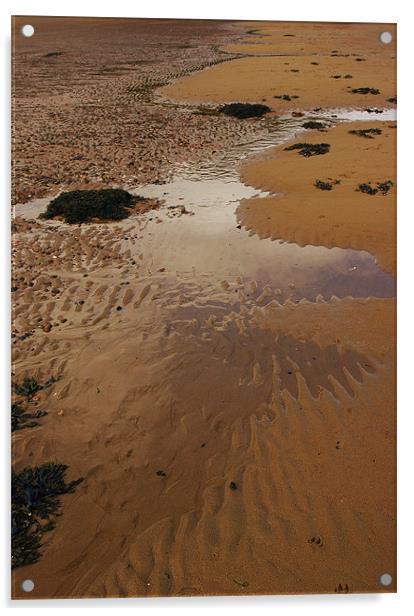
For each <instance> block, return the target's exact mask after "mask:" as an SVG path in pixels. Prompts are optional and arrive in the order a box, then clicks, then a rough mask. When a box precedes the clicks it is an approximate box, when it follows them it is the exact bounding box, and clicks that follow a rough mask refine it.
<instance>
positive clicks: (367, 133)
mask: <svg viewBox="0 0 414 616" xmlns="http://www.w3.org/2000/svg"><path fill="white" fill-rule="evenodd" d="M348 133H349V134H350V135H358V137H365V139H374V137H373V135H381V133H382V130H381V129H380V128H362V129H357V130H349V131H348Z"/></svg>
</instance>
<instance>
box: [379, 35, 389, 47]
mask: <svg viewBox="0 0 414 616" xmlns="http://www.w3.org/2000/svg"><path fill="white" fill-rule="evenodd" d="M379 39H380V41H381V43H384V45H388V43H391V41H392V34H391V32H381V34H380V36H379Z"/></svg>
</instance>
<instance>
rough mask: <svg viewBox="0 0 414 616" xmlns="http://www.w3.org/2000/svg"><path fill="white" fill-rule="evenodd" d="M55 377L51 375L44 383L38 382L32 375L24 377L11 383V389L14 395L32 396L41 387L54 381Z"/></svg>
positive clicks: (45, 387)
mask: <svg viewBox="0 0 414 616" xmlns="http://www.w3.org/2000/svg"><path fill="white" fill-rule="evenodd" d="M56 381H57V378H55V377H54V376H51V377H50V378H48V379H47V380H46V381H45V382H44V383H39V382H38V381H37V380H36V379H35V378H33V377H25V378H24V379H23V381H22V382H21V383H13V389H14V392H15V394H16V395H18V396H22V397H24V398H32V397H33V396H34V395H35V394H37V392H38V391H41V390H42V389H47V387H50V386H51V385H53V383H56Z"/></svg>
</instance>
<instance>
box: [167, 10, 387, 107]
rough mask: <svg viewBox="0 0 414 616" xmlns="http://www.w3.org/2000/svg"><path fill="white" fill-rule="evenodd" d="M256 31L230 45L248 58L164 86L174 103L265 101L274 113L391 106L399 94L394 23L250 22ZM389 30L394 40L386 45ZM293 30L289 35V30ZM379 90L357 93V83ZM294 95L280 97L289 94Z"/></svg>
mask: <svg viewBox="0 0 414 616" xmlns="http://www.w3.org/2000/svg"><path fill="white" fill-rule="evenodd" d="M245 25H246V26H247V27H248V28H249V30H253V31H254V33H253V34H250V35H248V36H247V37H246V38H245V39H243V40H242V41H241V42H240V43H237V44H233V45H227V46H226V47H225V49H226V51H229V52H231V53H240V54H243V55H246V56H247V57H244V58H240V59H236V60H234V61H233V62H230V63H225V64H221V65H219V66H215V67H212V68H208V69H205V70H203V71H200V72H198V73H195V74H193V75H190V76H188V77H185V78H183V79H180V80H178V81H176V82H174V83H172V84H170V85H168V86H166V87H164V88H162V89H161V92H162V93H163V94H164V95H165V96H166V97H168V98H170V99H173V100H176V101H180V102H182V101H186V102H191V103H226V102H233V101H242V102H255V103H257V102H263V103H265V104H266V105H268V106H269V107H270V108H271V109H272V110H274V111H276V112H278V113H279V112H285V111H287V110H291V109H300V110H304V109H306V110H308V109H313V108H314V107H322V108H325V109H326V108H334V107H372V106H374V107H389V106H392V103H391V102H390V101H389V100H388V99H389V98H392V97H395V96H396V68H395V67H396V64H395V56H396V43H395V41H396V28H395V26H393V25H390V24H352V25H350V24H335V23H326V24H321V23H319V24H309V23H289V22H287V23H286V22H285V23H284V22H271V23H266V22H264V23H262V22H251V23H247V24H245ZM384 30H387V31H390V32H391V33H392V34H393V42H392V43H390V44H389V45H381V44H380V43H379V41H378V36H379V33H380V32H382V31H384ZM291 34H292V36H289V35H291ZM364 87H368V88H373V89H378V90H379V93H378V94H358V93H352V92H351V90H352V89H357V88H364ZM285 94H286V95H289V96H291V97H292V96H293V97H295V98H293V99H292V100H281V99H280V98H276V97H280V96H283V95H285Z"/></svg>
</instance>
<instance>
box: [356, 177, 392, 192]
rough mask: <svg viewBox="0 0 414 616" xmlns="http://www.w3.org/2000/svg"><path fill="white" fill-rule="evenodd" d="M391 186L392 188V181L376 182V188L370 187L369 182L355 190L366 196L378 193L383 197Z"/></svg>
mask: <svg viewBox="0 0 414 616" xmlns="http://www.w3.org/2000/svg"><path fill="white" fill-rule="evenodd" d="M392 186H394V182H393V181H392V180H387V181H385V182H377V187H376V188H374V187H373V186H371V182H364V183H363V184H359V185H358V188H357V189H356V190H357V191H359V192H362V193H365V194H367V195H376V194H377V193H378V192H380V193H382V194H383V195H387V194H388V193H389V191H390V189H391V187H392Z"/></svg>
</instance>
